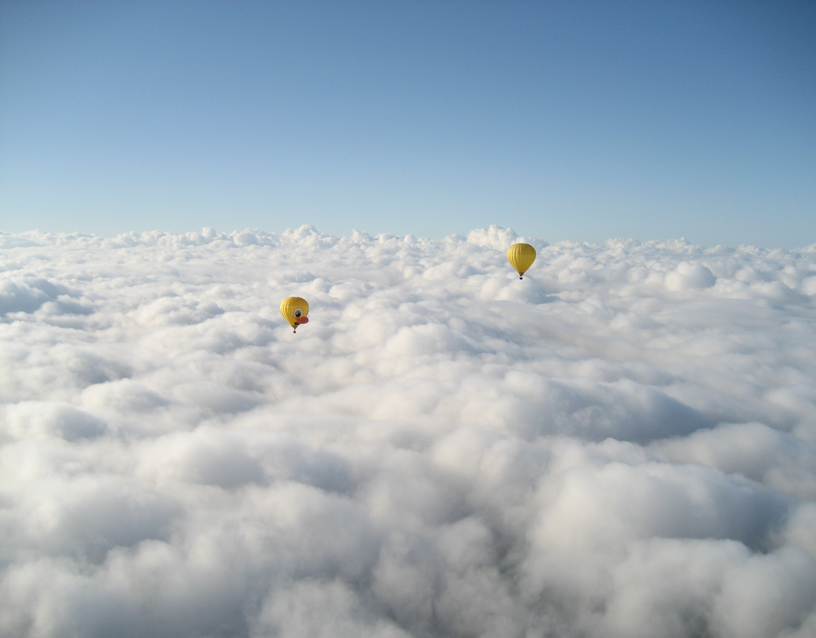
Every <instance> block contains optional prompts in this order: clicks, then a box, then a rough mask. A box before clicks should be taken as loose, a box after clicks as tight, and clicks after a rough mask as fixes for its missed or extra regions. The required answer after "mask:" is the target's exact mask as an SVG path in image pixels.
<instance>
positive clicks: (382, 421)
mask: <svg viewBox="0 0 816 638" xmlns="http://www.w3.org/2000/svg"><path fill="white" fill-rule="evenodd" d="M518 240H524V241H529V242H530V243H533V244H534V245H535V246H536V249H537V250H538V259H537V261H536V263H535V264H534V266H533V267H532V268H531V270H530V271H529V273H528V274H527V275H525V278H524V279H523V280H519V279H518V277H517V276H516V275H515V273H514V272H513V271H512V269H511V268H510V267H509V265H508V264H507V262H506V259H505V256H504V251H505V250H506V248H507V247H508V246H509V245H510V244H511V243H513V242H515V241H518ZM292 295H297V296H302V297H305V298H306V299H308V301H309V303H310V306H311V310H310V313H309V318H310V322H309V324H307V325H306V326H303V327H302V328H301V329H300V330H299V331H298V333H297V334H293V333H292V330H291V328H290V327H289V326H288V324H286V323H285V322H284V321H283V319H282V318H281V317H280V314H279V312H278V304H279V303H280V301H281V300H282V299H283V298H285V297H288V296H292ZM814 379H816V246H811V247H808V248H803V249H800V250H792V251H783V250H773V251H768V250H759V249H756V248H753V247H740V248H737V249H734V248H723V247H717V248H712V249H703V248H700V247H697V246H693V245H691V244H688V243H686V242H684V241H682V240H681V241H673V242H666V243H660V242H635V241H621V240H615V241H609V242H607V243H606V244H604V245H590V244H577V243H559V244H553V245H548V244H547V243H546V242H543V241H540V240H536V239H534V238H527V239H525V238H523V237H517V236H516V235H515V233H513V231H511V230H506V229H501V228H497V227H491V228H489V229H481V230H474V231H472V232H471V233H469V234H468V235H467V236H466V237H465V236H451V237H446V238H444V239H442V240H429V239H423V238H419V237H413V236H410V235H408V236H405V237H397V236H391V235H379V236H377V237H370V236H368V235H366V234H365V233H358V232H355V233H354V234H352V235H351V236H347V237H340V238H337V237H333V236H329V235H324V234H321V233H319V232H317V231H316V230H315V229H313V228H311V227H309V226H304V227H302V228H299V229H297V230H289V231H286V232H284V233H281V234H270V233H263V232H259V231H243V232H234V233H229V234H226V233H218V232H216V231H213V230H212V229H204V231H202V232H201V233H188V234H186V235H172V234H166V233H158V232H156V233H145V234H135V233H134V234H128V235H122V236H119V237H117V238H115V239H103V238H100V237H96V236H87V235H78V234H75V235H50V234H41V233H24V234H20V235H9V234H0V444H1V445H2V447H0V553H1V555H2V563H0V564H2V572H1V573H0V633H2V634H3V635H7V636H21V637H22V636H26V637H31V638H40V637H60V638H61V637H66V638H67V637H69V636H82V637H86V636H87V637H100V638H101V637H108V636H114V635H115V636H122V637H131V636H132V637H143V636H144V637H148V636H150V637H157V636H159V637H165V636H166V637H171V636H173V637H176V636H180V637H181V636H183V637H188V636H189V637H193V636H196V637H197V636H212V637H216V636H225V637H226V636H246V637H250V638H262V637H267V636H287V637H300V636H302V637H304V638H306V637H309V638H314V637H333V636H372V637H374V636H376V637H383V638H385V637H388V638H392V637H393V638H397V637H403V638H404V637H408V636H419V637H437V636H439V637H442V636H445V637H463V638H464V637H476V636H485V637H487V636H491V637H495V636H503V637H504V636H507V637H519V638H521V637H525V638H527V637H533V636H559V637H576V638H577V637H579V636H580V637H593V638H594V637H598V638H601V637H604V638H606V637H613V638H614V637H618V636H620V637H621V638H623V637H626V638H637V637H640V636H642V637H644V638H646V637H648V638H662V637H666V638H675V637H677V638H679V637H685V636H688V637H691V636H716V637H723V638H751V637H754V636H755V637H757V638H767V637H769V636H778V637H780V638H782V637H784V638H805V637H809V636H813V635H814V634H816V381H814Z"/></svg>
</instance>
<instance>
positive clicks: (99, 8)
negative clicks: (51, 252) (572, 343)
mask: <svg viewBox="0 0 816 638" xmlns="http://www.w3.org/2000/svg"><path fill="white" fill-rule="evenodd" d="M814 149H816V4H813V3H809V2H718V3H716V2H715V3H712V2H536V3H534V2H421V1H420V2H302V3H295V2H250V1H245V2H208V1H197V2H192V1H187V2H178V1H173V0H170V1H167V0H164V1H162V2H72V1H66V2H30V1H29V2H20V1H16V0H6V1H5V2H3V3H0V230H4V231H7V232H21V231H25V230H31V229H42V230H47V231H82V232H94V233H99V234H102V235H114V234H116V233H119V232H124V231H127V230H139V231H141V230H153V229H160V230H168V231H174V232H185V231H189V230H199V229H201V228H202V227H204V226H212V227H215V228H216V229H218V230H221V231H229V230H234V229H243V228H260V229H263V230H270V231H280V230H283V229H285V228H289V227H296V226H300V225H301V224H313V225H314V226H316V227H317V228H318V229H319V230H321V231H323V232H329V233H332V234H337V235H341V234H348V233H349V232H350V231H351V230H352V229H353V228H356V229H360V230H364V231H367V232H369V233H372V234H373V233H380V232H389V233H396V234H406V233H414V234H417V235H424V236H430V237H440V236H443V235H447V234H451V233H464V232H467V231H469V230H471V229H473V228H479V227H484V226H487V225H490V224H498V225H500V226H504V227H512V228H514V229H515V230H516V231H517V232H519V233H521V234H524V235H528V236H535V237H540V238H543V239H545V240H548V241H559V240H563V239H571V240H579V241H593V242H598V241H603V240H605V239H607V238H611V237H627V238H628V237H632V238H636V239H642V240H646V239H668V238H676V237H681V236H682V237H686V238H687V239H688V240H689V241H692V242H695V243H699V244H703V245H715V244H728V245H738V244H741V243H748V244H757V245H760V246H767V247H773V246H779V247H795V246H804V245H808V244H812V243H814V242H816V151H814Z"/></svg>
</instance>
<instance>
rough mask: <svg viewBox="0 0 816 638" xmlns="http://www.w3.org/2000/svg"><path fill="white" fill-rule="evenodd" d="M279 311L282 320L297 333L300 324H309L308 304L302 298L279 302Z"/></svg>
mask: <svg viewBox="0 0 816 638" xmlns="http://www.w3.org/2000/svg"><path fill="white" fill-rule="evenodd" d="M280 311H281V314H282V315H283V318H284V319H286V321H288V322H289V325H290V326H292V327H293V328H294V329H295V330H294V331H295V332H297V327H298V326H299V325H300V324H302V323H309V318H308V317H307V316H306V315H308V314H309V302H308V301H306V300H305V299H303V298H302V297H287V298H286V299H284V300H283V301H281V305H280Z"/></svg>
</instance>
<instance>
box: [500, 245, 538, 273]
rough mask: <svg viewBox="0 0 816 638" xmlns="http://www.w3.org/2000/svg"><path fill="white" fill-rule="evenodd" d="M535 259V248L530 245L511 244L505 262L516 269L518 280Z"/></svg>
mask: <svg viewBox="0 0 816 638" xmlns="http://www.w3.org/2000/svg"><path fill="white" fill-rule="evenodd" d="M535 258H536V251H535V248H533V247H532V246H531V245H530V244H513V245H512V246H510V248H508V249H507V261H509V262H510V265H511V266H513V268H515V269H516V272H517V273H518V274H519V279H521V278H522V275H523V274H524V273H526V272H527V270H528V269H529V268H530V266H532V265H533V262H534V261H535Z"/></svg>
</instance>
